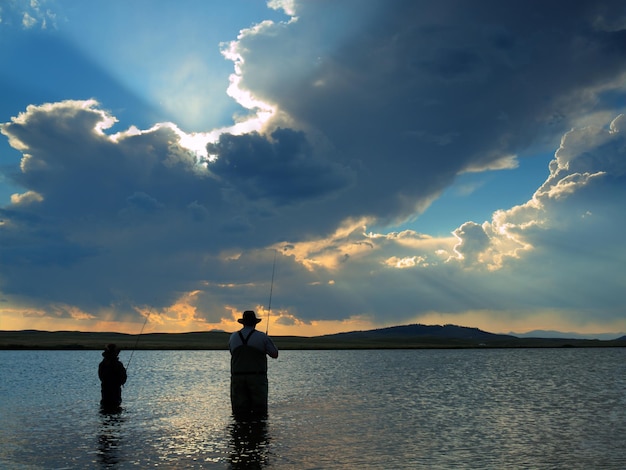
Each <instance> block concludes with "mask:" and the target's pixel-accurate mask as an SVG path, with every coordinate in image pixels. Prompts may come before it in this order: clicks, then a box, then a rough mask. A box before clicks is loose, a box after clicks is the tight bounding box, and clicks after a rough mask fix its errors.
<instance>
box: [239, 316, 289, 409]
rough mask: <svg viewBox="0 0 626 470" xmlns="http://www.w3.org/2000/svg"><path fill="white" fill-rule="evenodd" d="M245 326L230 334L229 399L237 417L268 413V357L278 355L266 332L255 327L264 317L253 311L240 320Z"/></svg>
mask: <svg viewBox="0 0 626 470" xmlns="http://www.w3.org/2000/svg"><path fill="white" fill-rule="evenodd" d="M237 321H238V322H239V323H241V324H243V328H242V329H241V330H239V331H236V332H235V333H233V334H232V335H231V336H230V340H229V342H228V348H229V349H230V353H231V358H230V400H231V405H232V410H233V415H234V416H235V418H237V419H240V418H246V417H253V418H259V417H264V416H266V415H267V395H268V383H267V356H270V357H272V358H274V359H276V358H277V357H278V349H276V346H275V345H274V343H273V342H272V340H271V339H270V338H269V337H268V336H267V335H266V334H264V333H263V332H261V331H257V330H256V324H257V323H259V322H260V321H261V320H260V319H259V318H257V317H256V314H255V313H254V312H253V311H252V310H246V311H245V312H243V316H242V318H240V319H239V320H237Z"/></svg>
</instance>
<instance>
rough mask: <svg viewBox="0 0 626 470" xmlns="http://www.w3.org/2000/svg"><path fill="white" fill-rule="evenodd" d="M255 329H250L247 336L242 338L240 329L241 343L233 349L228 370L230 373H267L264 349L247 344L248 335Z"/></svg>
mask: <svg viewBox="0 0 626 470" xmlns="http://www.w3.org/2000/svg"><path fill="white" fill-rule="evenodd" d="M255 331H256V330H252V331H251V332H250V333H249V334H248V336H246V337H245V338H244V336H243V334H241V331H240V332H239V337H240V338H241V342H242V343H243V344H242V345H241V346H239V347H238V348H236V349H235V350H234V351H233V354H232V356H231V358H230V371H231V374H232V375H265V374H267V357H266V356H265V351H259V350H258V349H257V348H253V347H252V346H248V340H249V339H250V336H252V334H253V333H254V332H255Z"/></svg>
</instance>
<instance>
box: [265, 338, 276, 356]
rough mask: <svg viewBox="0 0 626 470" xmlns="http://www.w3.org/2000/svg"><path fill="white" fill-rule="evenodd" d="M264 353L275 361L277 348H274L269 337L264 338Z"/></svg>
mask: <svg viewBox="0 0 626 470" xmlns="http://www.w3.org/2000/svg"><path fill="white" fill-rule="evenodd" d="M265 352H266V353H267V355H268V356H269V357H271V358H273V359H276V358H277V357H278V348H276V346H275V345H274V343H273V342H272V340H271V339H270V338H269V336H266V340H265Z"/></svg>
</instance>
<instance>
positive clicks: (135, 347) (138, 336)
mask: <svg viewBox="0 0 626 470" xmlns="http://www.w3.org/2000/svg"><path fill="white" fill-rule="evenodd" d="M148 318H150V312H148V314H147V315H146V319H145V320H144V322H143V326H142V327H141V331H140V332H139V334H138V335H137V340H136V341H135V346H134V347H133V350H132V351H131V352H130V357H129V358H128V363H127V364H126V370H128V366H130V361H132V360H133V354H135V350H136V349H137V344H138V343H139V338H140V337H141V334H142V333H143V329H144V328H145V327H146V323H148Z"/></svg>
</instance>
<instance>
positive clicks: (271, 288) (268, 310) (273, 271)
mask: <svg viewBox="0 0 626 470" xmlns="http://www.w3.org/2000/svg"><path fill="white" fill-rule="evenodd" d="M277 253H278V251H276V250H274V263H273V264H272V283H271V284H270V301H269V303H268V306H267V325H265V334H267V332H268V331H269V328H270V313H271V311H272V291H273V290H274V273H275V272H276V254H277Z"/></svg>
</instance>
